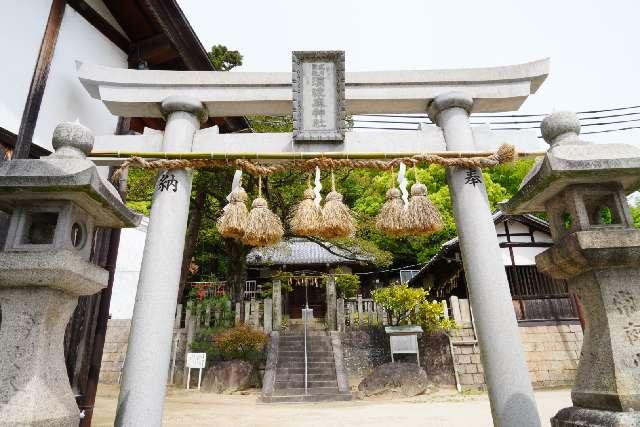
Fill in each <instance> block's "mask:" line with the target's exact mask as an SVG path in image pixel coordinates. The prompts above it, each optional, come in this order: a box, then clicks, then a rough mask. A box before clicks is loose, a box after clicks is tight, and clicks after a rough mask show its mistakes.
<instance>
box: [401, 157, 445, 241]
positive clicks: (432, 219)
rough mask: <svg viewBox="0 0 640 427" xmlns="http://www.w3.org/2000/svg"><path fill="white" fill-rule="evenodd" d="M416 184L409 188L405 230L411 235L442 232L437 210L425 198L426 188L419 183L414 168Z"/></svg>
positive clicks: (440, 219) (414, 168)
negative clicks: (409, 195)
mask: <svg viewBox="0 0 640 427" xmlns="http://www.w3.org/2000/svg"><path fill="white" fill-rule="evenodd" d="M413 171H414V174H415V178H416V182H415V184H413V185H412V186H411V199H410V200H409V207H408V209H407V229H408V232H409V233H410V234H412V235H421V236H424V235H430V234H433V233H437V232H438V231H440V230H442V228H443V227H444V223H443V222H442V217H441V216H440V212H439V211H438V208H437V207H436V206H435V205H434V204H433V202H432V201H431V200H430V199H429V197H427V186H426V185H424V184H422V183H421V182H420V177H419V176H418V169H417V168H416V167H415V166H414V167H413Z"/></svg>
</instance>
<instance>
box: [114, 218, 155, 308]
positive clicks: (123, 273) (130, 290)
mask: <svg viewBox="0 0 640 427" xmlns="http://www.w3.org/2000/svg"><path fill="white" fill-rule="evenodd" d="M148 224H149V218H146V217H145V218H143V220H142V222H141V223H140V225H139V226H138V227H136V228H123V229H122V230H121V231H120V245H119V246H118V260H117V262H116V272H115V276H114V279H113V291H112V294H111V305H110V306H109V314H110V315H111V318H112V319H131V317H132V316H133V305H134V303H135V300H136V291H137V289H138V278H139V276H140V264H141V263H142V253H143V252H144V243H145V239H146V238H147V226H148Z"/></svg>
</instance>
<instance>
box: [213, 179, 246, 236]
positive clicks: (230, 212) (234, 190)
mask: <svg viewBox="0 0 640 427" xmlns="http://www.w3.org/2000/svg"><path fill="white" fill-rule="evenodd" d="M247 199H248V197H247V193H246V192H245V191H244V188H242V171H240V170H237V171H236V172H235V174H234V176H233V183H232V184H231V193H229V195H228V196H227V201H228V202H229V203H227V205H226V206H225V207H224V208H223V210H222V215H221V216H220V218H218V222H217V227H218V231H219V232H220V235H221V236H222V237H227V238H233V239H241V238H242V236H244V233H245V229H246V226H247V218H248V216H249V211H248V210H247Z"/></svg>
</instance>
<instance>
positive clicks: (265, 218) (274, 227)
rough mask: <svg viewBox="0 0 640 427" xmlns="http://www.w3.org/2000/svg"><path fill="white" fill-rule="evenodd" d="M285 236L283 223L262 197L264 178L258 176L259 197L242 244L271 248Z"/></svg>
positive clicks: (250, 215)
mask: <svg viewBox="0 0 640 427" xmlns="http://www.w3.org/2000/svg"><path fill="white" fill-rule="evenodd" d="M283 235H284V229H283V228H282V221H280V218H279V217H278V215H276V214H274V213H273V212H271V211H270V210H269V207H268V205H267V201H266V200H265V199H264V198H263V197H262V177H261V176H258V197H256V198H255V199H254V200H253V203H252V204H251V211H249V217H248V218H247V226H246V229H245V233H244V236H243V237H242V242H243V243H244V244H245V245H250V246H269V245H274V244H276V243H278V242H280V240H282V236H283Z"/></svg>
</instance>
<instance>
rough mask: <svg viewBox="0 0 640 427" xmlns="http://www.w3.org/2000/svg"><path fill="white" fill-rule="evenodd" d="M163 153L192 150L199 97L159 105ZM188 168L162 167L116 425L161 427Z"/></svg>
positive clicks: (203, 115)
mask: <svg viewBox="0 0 640 427" xmlns="http://www.w3.org/2000/svg"><path fill="white" fill-rule="evenodd" d="M161 109H162V112H163V113H164V114H165V117H166V120H167V124H166V127H165V131H164V136H163V140H162V149H163V150H164V151H190V150H191V146H192V143H193V137H194V135H195V133H196V131H197V130H198V129H200V124H201V123H202V122H203V121H205V120H206V119H207V117H208V115H207V111H206V109H205V108H204V106H203V105H202V103H201V102H200V101H198V100H195V99H193V98H190V97H187V96H172V97H168V98H166V99H165V100H164V101H162V104H161ZM191 179H192V171H191V170H185V169H174V170H171V171H161V172H160V174H159V176H158V181H157V183H156V188H155V192H154V194H153V201H152V205H151V214H150V215H149V227H148V229H147V238H146V241H145V245H144V254H143V257H142V266H141V268H140V279H139V282H138V292H137V294H136V302H135V306H134V309H133V318H132V322H131V334H130V335H129V345H128V349H127V356H126V359H125V362H124V370H123V373H122V384H121V386H120V395H119V397H118V410H117V415H116V422H115V425H117V426H132V427H133V426H143V425H148V426H159V425H161V424H162V409H163V407H164V397H165V393H166V384H167V376H168V362H169V360H170V357H171V341H172V340H171V334H172V331H173V321H174V313H175V310H176V304H177V303H176V301H177V296H178V286H177V283H178V282H179V280H180V266H181V264H182V252H183V249H184V236H185V233H186V231H187V217H188V214H189V200H190V197H191Z"/></svg>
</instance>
